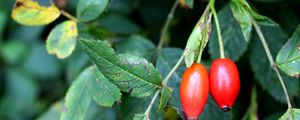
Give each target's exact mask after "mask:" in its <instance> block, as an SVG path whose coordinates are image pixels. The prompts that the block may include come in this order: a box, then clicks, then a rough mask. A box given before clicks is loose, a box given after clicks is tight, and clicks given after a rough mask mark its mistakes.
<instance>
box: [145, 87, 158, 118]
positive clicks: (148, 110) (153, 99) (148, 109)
mask: <svg viewBox="0 0 300 120" xmlns="http://www.w3.org/2000/svg"><path fill="white" fill-rule="evenodd" d="M159 92H160V90H157V92H156V93H155V95H154V97H153V98H152V100H151V102H150V104H149V106H148V108H147V110H146V111H145V113H144V115H146V116H147V117H149V114H150V111H151V108H152V106H153V105H154V101H155V99H156V98H157V96H158V93H159Z"/></svg>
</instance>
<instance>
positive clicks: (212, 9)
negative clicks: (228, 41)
mask: <svg viewBox="0 0 300 120" xmlns="http://www.w3.org/2000/svg"><path fill="white" fill-rule="evenodd" d="M208 4H209V6H210V9H211V12H212V14H213V17H214V20H215V24H216V28H217V34H218V40H219V47H220V57H221V58H225V54H224V46H223V40H222V34H221V30H220V24H219V19H218V15H217V12H216V10H215V6H214V4H215V0H210V1H209V3H208Z"/></svg>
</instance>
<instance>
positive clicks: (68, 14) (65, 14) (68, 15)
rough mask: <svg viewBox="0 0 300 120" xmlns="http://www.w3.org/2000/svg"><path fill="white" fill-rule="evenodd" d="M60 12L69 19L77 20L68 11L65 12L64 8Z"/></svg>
mask: <svg viewBox="0 0 300 120" xmlns="http://www.w3.org/2000/svg"><path fill="white" fill-rule="evenodd" d="M60 13H61V14H62V15H63V16H65V17H67V18H69V19H70V20H73V21H76V22H78V19H77V18H76V17H74V16H73V15H71V14H70V13H68V12H66V11H64V10H61V11H60Z"/></svg>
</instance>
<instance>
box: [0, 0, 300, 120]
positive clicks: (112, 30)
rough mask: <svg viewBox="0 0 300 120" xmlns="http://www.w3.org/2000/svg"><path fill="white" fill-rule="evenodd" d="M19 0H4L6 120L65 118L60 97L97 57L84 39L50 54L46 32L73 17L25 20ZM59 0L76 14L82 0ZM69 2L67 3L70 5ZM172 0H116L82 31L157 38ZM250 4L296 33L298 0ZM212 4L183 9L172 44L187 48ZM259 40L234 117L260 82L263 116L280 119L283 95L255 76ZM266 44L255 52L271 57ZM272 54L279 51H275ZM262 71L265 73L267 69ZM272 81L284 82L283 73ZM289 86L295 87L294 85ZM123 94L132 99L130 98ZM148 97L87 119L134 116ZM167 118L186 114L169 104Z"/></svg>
mask: <svg viewBox="0 0 300 120" xmlns="http://www.w3.org/2000/svg"><path fill="white" fill-rule="evenodd" d="M40 1H42V0H40ZM14 2H15V1H14V0H0V120H30V119H38V118H40V119H48V120H55V119H58V118H57V117H59V116H57V115H58V114H59V113H57V112H58V111H59V110H62V109H63V108H61V105H58V104H61V102H57V101H62V100H63V98H64V96H65V93H66V91H67V90H68V88H69V86H70V84H71V82H72V81H73V80H74V79H75V78H76V77H77V75H78V74H79V73H80V72H81V71H82V70H83V69H84V68H86V67H87V66H89V65H91V61H90V60H89V58H88V57H87V55H85V54H84V53H83V51H82V50H81V48H80V46H79V45H77V47H76V50H75V51H74V52H73V53H72V55H71V56H70V57H68V58H67V59H64V60H61V59H58V58H56V56H53V55H49V54H48V53H47V51H46V48H45V40H46V38H47V35H48V34H49V32H50V30H51V29H52V28H53V27H54V26H55V25H57V24H58V23H60V22H62V21H64V20H66V19H67V18H65V17H63V16H61V17H60V18H59V19H58V20H56V21H55V22H53V23H51V24H49V25H47V26H41V27H28V26H23V25H20V24H18V23H16V22H15V21H13V20H12V18H11V17H10V14H11V10H12V7H13V4H14ZM60 2H61V3H60V5H61V6H62V8H63V9H64V10H65V11H68V12H69V13H71V14H72V15H74V16H75V15H76V14H75V12H76V6H77V0H68V1H67V0H60ZM64 2H66V5H65V6H64V5H63V4H64ZM173 2H174V0H112V1H111V2H110V5H109V8H108V9H107V10H106V12H105V13H104V14H102V15H101V16H100V17H99V18H98V19H97V20H95V21H93V22H91V23H89V24H88V27H87V26H86V25H85V24H83V25H80V24H79V25H78V26H79V36H90V35H93V36H94V37H96V38H99V39H108V40H110V41H111V42H113V43H114V45H115V46H118V45H122V41H124V40H125V39H127V38H128V37H130V36H131V35H137V34H138V35H142V36H145V37H146V38H148V39H149V40H151V41H152V42H153V43H154V44H156V45H157V43H158V39H159V37H160V32H161V29H162V26H163V24H164V22H165V20H166V18H167V14H168V12H169V11H170V9H171V6H172V4H173ZM228 2H229V1H228V0H216V8H217V10H220V9H221V8H222V7H223V6H226V4H227V3H228ZM249 3H250V4H251V6H252V7H253V8H254V9H255V10H257V11H258V13H260V14H262V15H265V16H268V17H270V18H271V19H272V20H274V21H275V22H277V23H279V24H280V26H281V28H282V30H283V31H282V32H283V33H284V34H285V35H286V36H289V37H290V36H291V34H292V33H293V31H294V30H295V29H296V27H297V25H298V24H299V23H300V18H299V17H300V14H299V13H300V12H299V11H300V1H299V0H250V1H249ZM206 4H207V2H206V1H205V0H195V6H194V9H186V8H181V7H178V8H177V10H176V13H175V18H174V20H172V22H171V27H170V29H169V31H168V33H167V37H166V38H165V39H166V42H167V43H166V45H167V46H169V47H179V48H184V47H185V45H186V40H187V39H188V37H189V35H190V33H191V31H192V29H193V27H194V25H195V24H196V22H197V21H198V19H199V17H200V16H201V14H202V12H203V11H204V8H205V6H206ZM222 22H224V23H225V22H226V19H220V23H222ZM213 29H214V28H213ZM273 33H274V34H273ZM273 33H272V34H270V35H269V36H271V37H272V36H273V35H275V34H277V32H273ZM223 37H224V36H223ZM225 37H226V36H225ZM267 37H268V36H267ZM253 39H255V37H253ZM286 40H287V39H286ZM256 43H257V42H255V40H252V41H251V43H250V45H249V46H248V49H247V50H246V49H245V53H244V54H243V55H242V56H241V57H240V58H239V60H238V62H237V64H238V66H239V69H240V75H241V78H242V89H241V93H240V96H239V98H238V101H237V103H236V105H235V106H236V107H235V110H234V111H233V112H232V114H233V119H241V118H242V117H243V115H244V113H245V112H246V110H247V108H248V105H249V102H250V93H251V88H252V87H253V86H254V85H255V86H256V88H257V91H259V92H258V93H257V95H258V98H257V103H258V116H259V118H260V119H266V120H267V119H268V120H273V119H275V118H277V117H279V116H280V115H282V114H283V113H284V112H285V110H286V108H287V107H286V105H285V104H284V103H283V102H278V100H276V99H274V98H273V97H272V96H271V95H270V94H269V93H268V92H267V91H266V90H264V89H263V87H261V84H269V82H266V83H264V82H260V83H259V84H258V83H257V81H255V79H256V78H255V77H254V74H255V73H254V72H253V70H252V69H251V65H253V64H255V63H252V64H250V63H251V62H250V60H249V59H254V58H253V57H252V58H251V54H252V53H253V51H252V49H254V48H255V44H256ZM283 43H285V41H283V42H281V43H277V42H275V43H274V44H270V47H274V46H279V47H281V46H282V45H283ZM121 48H122V47H121ZM125 49H128V48H125ZM260 50H261V51H254V52H255V53H257V52H261V54H257V55H256V56H258V58H257V59H260V58H261V59H264V58H266V57H265V54H264V51H263V49H260ZM117 51H118V49H117ZM119 51H125V50H121V49H120V50H119ZM273 54H275V55H276V53H273ZM262 56H263V57H262ZM203 59H204V60H205V61H208V62H209V61H211V60H212V59H211V57H210V54H209V52H208V48H206V50H205V53H204V57H203ZM254 61H255V60H254ZM263 64H264V65H268V64H269V63H263ZM258 76H263V73H261V74H260V75H258ZM272 80H274V81H277V79H272ZM298 80H299V79H298ZM296 83H297V84H296V87H297V89H296V91H295V92H293V95H292V96H291V97H292V101H293V105H294V106H295V107H298V108H299V107H300V96H299V95H300V92H299V89H298V87H299V86H300V84H299V82H296ZM291 86H295V85H291ZM271 87H272V86H271ZM288 87H289V85H288ZM289 89H294V88H291V87H289ZM280 90H281V89H279V91H280ZM291 91H293V90H291ZM274 92H275V93H276V92H277V91H274ZM123 99H126V100H124V101H127V102H123ZM148 101H149V100H148V99H147V98H144V99H136V98H131V97H129V96H128V95H127V94H125V93H124V94H123V97H122V103H121V104H118V105H115V106H114V107H113V108H112V109H108V108H99V107H98V106H97V105H91V109H90V111H89V112H88V113H89V114H88V116H87V117H86V119H89V120H97V119H104V120H106V119H132V117H133V116H132V115H133V114H134V113H135V112H134V111H130V112H129V111H128V110H129V109H135V111H138V112H142V111H143V108H142V107H144V106H147V105H148V104H149V102H148ZM53 104H54V106H52V105H53ZM55 105H57V106H55ZM51 106H52V107H51ZM50 108H51V109H50ZM49 109H50V110H49ZM122 111H124V112H122ZM46 113H47V114H46ZM151 115H160V113H156V112H153V113H152V114H151ZM160 118H161V119H162V118H164V119H181V118H180V117H178V116H177V113H176V111H175V110H172V109H169V110H167V112H165V115H164V117H160Z"/></svg>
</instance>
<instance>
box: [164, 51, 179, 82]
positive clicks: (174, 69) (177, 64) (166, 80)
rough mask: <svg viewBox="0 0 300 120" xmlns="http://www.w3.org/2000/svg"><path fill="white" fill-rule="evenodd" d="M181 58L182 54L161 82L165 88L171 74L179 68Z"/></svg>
mask: <svg viewBox="0 0 300 120" xmlns="http://www.w3.org/2000/svg"><path fill="white" fill-rule="evenodd" d="M183 58H184V57H183V54H182V55H181V57H180V58H179V60H178V61H177V63H176V65H175V66H174V67H173V68H172V70H171V71H170V72H169V74H168V75H167V77H166V78H165V79H164V80H163V86H167V83H168V81H169V79H170V78H171V76H172V74H173V73H174V72H175V71H176V70H177V68H178V67H179V65H180V64H181V62H182V61H183Z"/></svg>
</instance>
